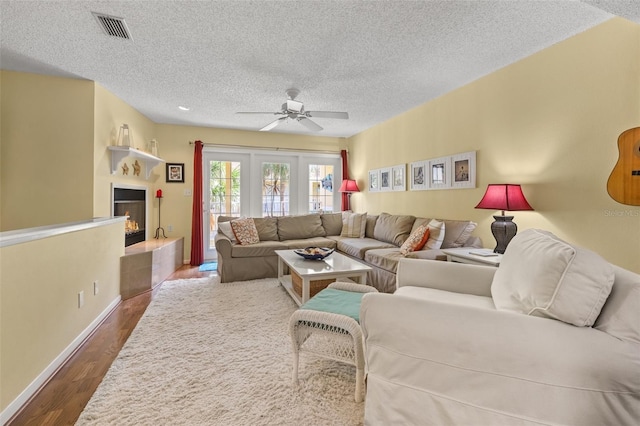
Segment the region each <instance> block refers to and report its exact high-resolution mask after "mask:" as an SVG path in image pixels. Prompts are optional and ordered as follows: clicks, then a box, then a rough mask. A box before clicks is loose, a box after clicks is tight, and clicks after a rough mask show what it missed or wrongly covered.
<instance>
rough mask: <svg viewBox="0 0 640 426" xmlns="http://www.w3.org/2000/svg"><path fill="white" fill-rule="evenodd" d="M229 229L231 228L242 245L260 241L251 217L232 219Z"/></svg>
mask: <svg viewBox="0 0 640 426" xmlns="http://www.w3.org/2000/svg"><path fill="white" fill-rule="evenodd" d="M231 229H233V234H234V235H235V236H236V240H238V243H240V244H241V245H243V246H245V245H249V244H255V243H257V242H259V241H260V237H259V236H258V230H257V229H256V225H255V223H254V222H253V218H251V217H248V218H244V219H234V220H232V221H231Z"/></svg>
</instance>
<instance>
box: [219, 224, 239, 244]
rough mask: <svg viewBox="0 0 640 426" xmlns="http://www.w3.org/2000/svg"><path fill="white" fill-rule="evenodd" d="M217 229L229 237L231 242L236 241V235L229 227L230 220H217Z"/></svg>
mask: <svg viewBox="0 0 640 426" xmlns="http://www.w3.org/2000/svg"><path fill="white" fill-rule="evenodd" d="M218 231H219V232H221V233H222V235H224V236H225V237H227V238H229V239H230V240H231V242H232V243H237V242H238V240H236V236H235V234H234V233H233V229H231V222H218Z"/></svg>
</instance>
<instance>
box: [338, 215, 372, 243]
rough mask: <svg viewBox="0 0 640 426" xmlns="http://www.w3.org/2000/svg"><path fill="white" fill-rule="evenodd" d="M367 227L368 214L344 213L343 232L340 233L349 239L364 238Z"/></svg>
mask: <svg viewBox="0 0 640 426" xmlns="http://www.w3.org/2000/svg"><path fill="white" fill-rule="evenodd" d="M366 226H367V214H366V213H353V212H342V231H341V232H340V236H341V237H347V238H364V232H365V228H366Z"/></svg>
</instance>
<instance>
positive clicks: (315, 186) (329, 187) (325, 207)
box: [308, 164, 337, 213]
mask: <svg viewBox="0 0 640 426" xmlns="http://www.w3.org/2000/svg"><path fill="white" fill-rule="evenodd" d="M333 176H334V174H333V166H332V165H326V164H309V181H308V185H309V206H308V209H309V213H320V212H333V211H334V205H333V200H334V193H333V191H334V190H336V189H337V188H334V179H333Z"/></svg>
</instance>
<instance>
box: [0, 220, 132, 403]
mask: <svg viewBox="0 0 640 426" xmlns="http://www.w3.org/2000/svg"><path fill="white" fill-rule="evenodd" d="M122 229H123V223H122V222H117V223H115V224H111V225H106V226H101V227H97V228H91V229H88V230H83V231H77V232H71V233H67V234H62V235H58V236H53V237H49V238H44V239H40V240H36V241H32V242H27V243H22V244H17V245H12V246H8V247H3V248H1V249H0V283H1V294H2V298H1V299H0V312H1V315H0V335H1V336H2V344H1V345H0V384H1V386H0V411H2V410H4V409H5V408H6V407H7V405H8V404H10V403H11V402H12V401H13V400H14V399H15V398H16V397H17V396H18V395H19V394H20V393H21V392H22V391H23V390H24V389H25V388H26V387H27V386H28V385H29V384H30V383H31V382H32V381H33V380H34V379H35V378H36V377H37V376H38V375H39V374H41V373H42V372H43V371H44V370H45V368H46V367H47V366H48V365H49V364H50V363H51V362H52V360H54V359H55V358H56V357H57V356H59V355H60V353H61V352H63V350H64V349H65V348H66V347H67V346H68V345H69V344H70V343H71V342H72V341H73V340H74V339H75V338H77V337H78V335H80V334H81V333H82V331H83V330H85V329H86V328H87V327H88V326H89V325H90V324H91V322H92V321H94V320H95V319H96V318H97V317H98V316H99V315H100V313H102V312H103V311H104V310H105V309H107V307H108V306H109V305H110V304H111V303H112V302H113V301H114V300H116V299H117V298H118V297H119V295H120V256H122V255H123V254H124V234H123V233H122V232H119V231H121V230H122ZM61 248H63V249H61ZM96 280H97V281H98V282H99V292H98V294H97V295H94V294H93V282H94V281H96ZM80 291H84V298H85V304H84V306H83V307H82V308H78V292H80Z"/></svg>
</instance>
